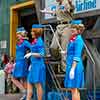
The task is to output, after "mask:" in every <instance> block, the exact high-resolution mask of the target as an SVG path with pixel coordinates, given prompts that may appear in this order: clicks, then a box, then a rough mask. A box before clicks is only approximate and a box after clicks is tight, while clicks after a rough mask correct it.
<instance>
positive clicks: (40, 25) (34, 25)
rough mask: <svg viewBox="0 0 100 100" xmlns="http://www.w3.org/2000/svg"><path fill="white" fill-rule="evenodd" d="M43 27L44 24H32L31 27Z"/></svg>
mask: <svg viewBox="0 0 100 100" xmlns="http://www.w3.org/2000/svg"><path fill="white" fill-rule="evenodd" d="M43 27H45V26H44V25H42V24H33V25H32V28H43Z"/></svg>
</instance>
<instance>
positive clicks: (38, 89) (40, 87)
mask: <svg viewBox="0 0 100 100" xmlns="http://www.w3.org/2000/svg"><path fill="white" fill-rule="evenodd" d="M36 89H37V97H38V100H42V96H43V89H42V85H41V83H37V84H36Z"/></svg>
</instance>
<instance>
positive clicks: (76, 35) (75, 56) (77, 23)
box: [64, 20, 84, 100]
mask: <svg viewBox="0 0 100 100" xmlns="http://www.w3.org/2000/svg"><path fill="white" fill-rule="evenodd" d="M72 24H73V25H72V36H71V38H70V41H69V44H68V48H67V60H66V64H67V66H66V76H65V82H64V85H65V87H66V88H69V89H70V90H71V92H72V100H80V93H79V91H78V88H83V87H84V67H83V63H82V51H83V47H84V42H83V39H82V37H81V35H80V33H81V32H82V31H83V30H84V26H82V24H81V20H74V21H72Z"/></svg>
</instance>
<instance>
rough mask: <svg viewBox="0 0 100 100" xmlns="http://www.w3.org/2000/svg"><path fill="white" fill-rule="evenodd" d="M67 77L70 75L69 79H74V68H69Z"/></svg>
mask: <svg viewBox="0 0 100 100" xmlns="http://www.w3.org/2000/svg"><path fill="white" fill-rule="evenodd" d="M69 77H70V79H74V77H75V68H73V67H72V68H71V70H70V73H69Z"/></svg>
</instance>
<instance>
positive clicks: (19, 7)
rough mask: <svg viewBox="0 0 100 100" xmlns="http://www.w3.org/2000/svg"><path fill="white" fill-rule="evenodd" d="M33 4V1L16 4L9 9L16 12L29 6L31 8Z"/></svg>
mask: <svg viewBox="0 0 100 100" xmlns="http://www.w3.org/2000/svg"><path fill="white" fill-rule="evenodd" d="M33 4H35V0H31V1H27V2H23V3H20V4H16V5H14V6H12V7H11V9H13V10H14V9H16V10H18V9H22V8H26V7H29V6H31V5H33Z"/></svg>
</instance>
